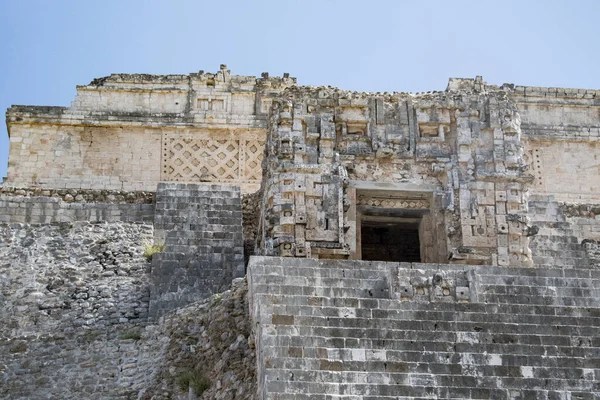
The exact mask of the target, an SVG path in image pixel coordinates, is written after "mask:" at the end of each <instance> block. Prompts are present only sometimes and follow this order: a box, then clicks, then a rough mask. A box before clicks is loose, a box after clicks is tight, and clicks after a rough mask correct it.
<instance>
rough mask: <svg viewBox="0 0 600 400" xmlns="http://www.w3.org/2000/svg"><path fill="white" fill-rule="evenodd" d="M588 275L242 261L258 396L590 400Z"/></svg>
mask: <svg viewBox="0 0 600 400" xmlns="http://www.w3.org/2000/svg"><path fill="white" fill-rule="evenodd" d="M599 278H600V274H599V272H598V271H596V270H589V269H587V270H577V269H575V270H573V269H562V268H549V269H544V270H536V269H527V268H505V267H491V266H488V267H485V268H482V267H470V266H463V267H461V266H452V265H448V264H446V265H431V264H409V263H402V264H397V263H377V262H369V263H365V262H352V261H339V260H338V261H336V260H318V261H316V260H306V259H290V258H276V257H253V258H252V259H251V261H250V265H249V276H248V279H249V291H250V295H251V305H250V307H251V308H250V310H251V315H252V318H253V320H254V325H253V326H254V329H255V336H256V343H257V359H258V381H259V386H258V387H259V392H258V399H261V400H266V399H279V400H285V399H294V400H300V399H326V398H327V399H342V398H369V399H378V400H388V399H389V400H391V399H398V398H403V399H417V398H419V399H420V398H461V399H518V398H520V399H569V398H580V399H595V398H596V397H597V393H598V381H599V378H600V364H599V359H598V351H599V349H600V342H599V341H598V338H597V335H596V332H597V331H598V328H599V327H600V319H599V318H598V316H599V315H600V314H599V312H600V298H599V297H598V290H599V289H600V280H599Z"/></svg>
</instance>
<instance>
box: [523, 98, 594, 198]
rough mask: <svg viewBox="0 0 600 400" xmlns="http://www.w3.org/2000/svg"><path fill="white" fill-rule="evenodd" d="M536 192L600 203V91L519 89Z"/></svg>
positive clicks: (526, 153)
mask: <svg viewBox="0 0 600 400" xmlns="http://www.w3.org/2000/svg"><path fill="white" fill-rule="evenodd" d="M512 98H513V99H514V101H515V102H516V104H517V107H518V110H519V114H520V116H521V131H522V134H523V142H524V143H525V156H526V157H527V158H528V159H529V161H530V166H531V170H532V171H533V172H534V174H535V176H536V180H535V184H534V185H532V186H531V188H530V191H531V193H533V194H540V195H552V196H554V198H555V199H556V200H558V201H567V202H573V201H575V202H582V201H592V202H594V201H598V200H600V178H599V177H600V160H599V157H600V91H598V90H585V89H563V88H540V87H523V86H517V87H516V88H515V90H514V93H513V95H512Z"/></svg>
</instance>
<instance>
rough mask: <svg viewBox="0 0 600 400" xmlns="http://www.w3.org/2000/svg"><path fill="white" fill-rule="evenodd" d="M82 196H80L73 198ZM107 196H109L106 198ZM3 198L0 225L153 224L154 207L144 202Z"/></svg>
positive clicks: (0, 201) (1, 199)
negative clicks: (77, 222) (78, 222)
mask: <svg viewBox="0 0 600 400" xmlns="http://www.w3.org/2000/svg"><path fill="white" fill-rule="evenodd" d="M77 196H82V195H76V196H75V197H77ZM109 196H110V195H109ZM64 197H67V198H68V199H69V200H68V201H65V200H63V199H62V198H61V197H48V196H36V197H25V196H6V195H0V222H3V223H11V222H17V223H34V224H53V223H61V222H74V221H88V222H102V221H106V222H118V221H123V222H145V223H152V222H153V221H154V205H153V204H144V203H121V202H115V203H105V202H98V203H87V202H83V201H82V202H72V200H71V199H72V198H73V196H72V195H69V194H67V195H65V196H64Z"/></svg>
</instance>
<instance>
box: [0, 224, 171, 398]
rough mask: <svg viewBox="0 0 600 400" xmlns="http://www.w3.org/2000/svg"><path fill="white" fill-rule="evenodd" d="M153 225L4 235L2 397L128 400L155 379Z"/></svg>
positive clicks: (29, 228)
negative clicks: (149, 255) (148, 250)
mask: <svg viewBox="0 0 600 400" xmlns="http://www.w3.org/2000/svg"><path fill="white" fill-rule="evenodd" d="M152 234H153V229H152V226H151V225H145V224H130V223H96V224H90V223H87V222H74V223H71V224H69V223H64V224H54V225H29V224H1V225H0V260H2V262H1V263H0V319H2V324H0V342H1V345H0V360H1V362H0V364H1V367H0V368H1V369H2V374H1V375H0V397H2V398H11V399H33V398H49V397H51V398H61V399H77V398H81V397H82V396H85V397H88V398H92V399H100V398H107V397H111V398H126V397H127V395H128V394H129V393H137V391H138V390H140V389H141V388H143V387H145V385H146V384H147V383H148V382H149V381H150V380H151V379H152V377H153V375H154V371H155V366H154V365H153V361H154V358H155V357H156V355H157V354H158V352H159V351H160V350H161V344H160V341H159V340H158V339H157V340H155V341H149V340H148V341H143V342H138V341H134V340H133V339H132V338H133V337H141V336H142V335H143V336H144V338H145V339H149V338H152V337H155V335H154V333H153V332H152V330H147V331H145V332H142V331H143V327H144V325H145V324H146V323H147V321H148V304H149V295H150V291H149V287H148V285H149V274H148V272H149V268H150V264H149V263H148V262H147V260H146V259H145V258H144V257H143V251H144V248H145V246H146V244H148V243H151V242H152Z"/></svg>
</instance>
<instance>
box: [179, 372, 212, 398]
mask: <svg viewBox="0 0 600 400" xmlns="http://www.w3.org/2000/svg"><path fill="white" fill-rule="evenodd" d="M177 384H178V385H179V388H180V389H181V390H183V391H186V390H189V388H191V389H192V390H193V391H194V394H195V395H196V396H200V395H201V394H202V393H204V391H205V390H206V389H208V388H209V387H210V380H209V379H208V378H207V377H206V375H204V373H203V372H202V370H200V369H198V367H196V368H195V369H193V370H186V371H182V372H181V373H180V374H179V376H178V377H177Z"/></svg>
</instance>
